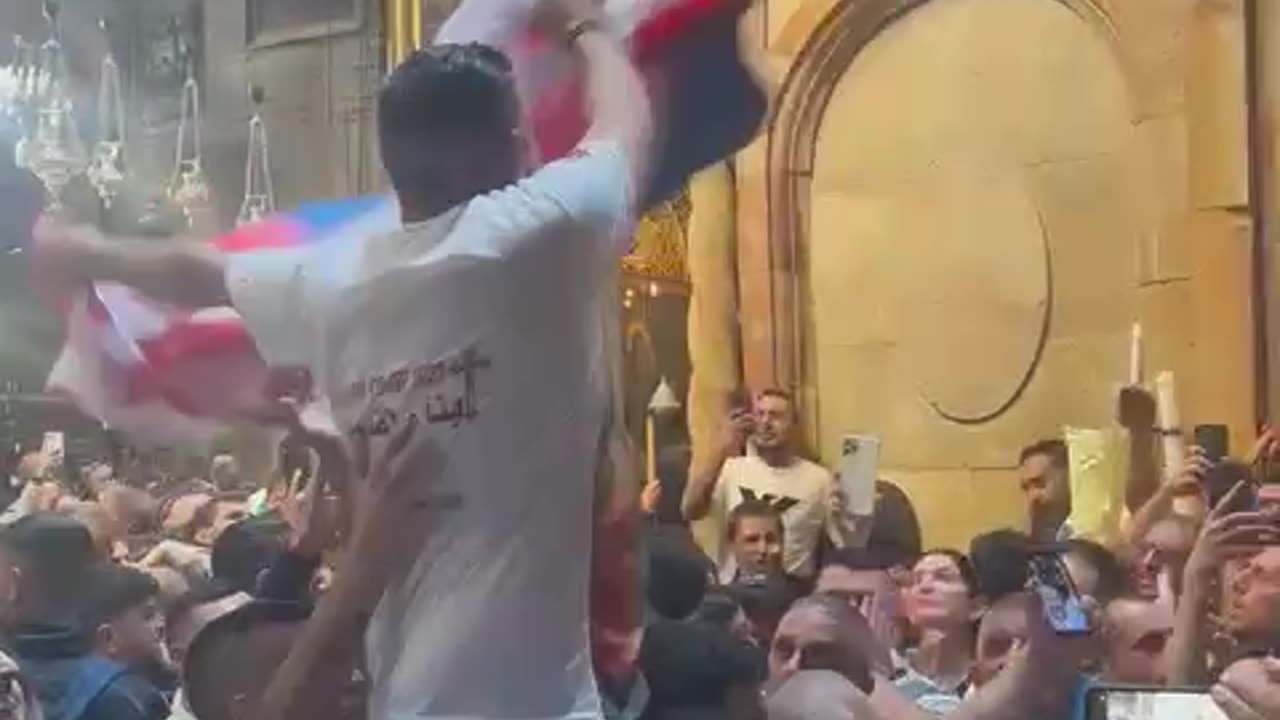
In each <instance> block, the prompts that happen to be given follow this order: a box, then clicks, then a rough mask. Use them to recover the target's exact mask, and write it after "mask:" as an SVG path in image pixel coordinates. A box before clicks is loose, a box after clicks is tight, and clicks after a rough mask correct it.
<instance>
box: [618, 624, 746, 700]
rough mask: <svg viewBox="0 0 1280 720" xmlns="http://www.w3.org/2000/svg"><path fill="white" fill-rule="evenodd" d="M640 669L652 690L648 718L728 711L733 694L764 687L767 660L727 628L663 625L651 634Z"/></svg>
mask: <svg viewBox="0 0 1280 720" xmlns="http://www.w3.org/2000/svg"><path fill="white" fill-rule="evenodd" d="M638 664H639V666H640V670H641V672H642V673H643V674H644V678H645V680H646V682H647V683H648V685H649V694H650V697H649V703H648V704H647V705H646V708H645V717H667V716H668V714H669V713H672V712H676V711H690V710H694V709H722V708H723V707H724V702H725V697H726V694H727V693H728V691H729V690H730V689H732V688H735V687H743V686H747V687H751V686H754V685H758V684H760V683H761V682H763V681H764V678H765V675H766V674H767V670H766V656H765V653H764V651H762V650H761V649H760V648H758V647H756V646H755V645H753V644H752V643H750V642H747V641H745V640H740V639H737V638H735V637H733V636H731V635H730V634H729V633H727V632H725V631H724V630H723V629H721V628H717V627H713V626H709V625H703V624H697V623H677V622H670V621H668V622H659V623H656V624H654V625H652V626H650V627H649V628H647V629H646V630H645V633H644V638H643V640H642V641H641V644H640V657H639V663H638Z"/></svg>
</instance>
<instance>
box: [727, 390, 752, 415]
mask: <svg viewBox="0 0 1280 720" xmlns="http://www.w3.org/2000/svg"><path fill="white" fill-rule="evenodd" d="M752 405H753V403H752V402H751V391H749V390H747V389H746V388H741V387H740V388H738V389H737V390H734V391H733V392H731V393H729V409H730V410H748V411H750V410H751V407H752Z"/></svg>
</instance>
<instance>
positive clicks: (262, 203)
mask: <svg viewBox="0 0 1280 720" xmlns="http://www.w3.org/2000/svg"><path fill="white" fill-rule="evenodd" d="M249 96H250V100H252V102H253V116H252V117H250V118H249V153H248V156H247V157H246V158H245V163H244V200H243V201H242V202H241V203H240V212H239V214H237V215H236V224H237V225H245V224H248V223H253V222H258V221H259V220H261V219H262V218H264V217H266V216H267V215H269V214H271V213H273V212H275V209H276V192H275V187H274V186H273V185H272V182H271V156H270V153H269V145H268V143H267V127H266V125H264V124H263V122H262V114H261V112H260V110H261V107H262V97H263V92H262V88H261V87H259V86H257V85H255V86H253V87H252V88H250V90H249Z"/></svg>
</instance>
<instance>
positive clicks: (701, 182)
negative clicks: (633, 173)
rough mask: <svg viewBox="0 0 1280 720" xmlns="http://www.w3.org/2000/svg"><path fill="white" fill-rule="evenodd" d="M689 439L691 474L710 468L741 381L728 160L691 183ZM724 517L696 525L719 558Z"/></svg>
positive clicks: (698, 533) (705, 544) (700, 538)
mask: <svg viewBox="0 0 1280 720" xmlns="http://www.w3.org/2000/svg"><path fill="white" fill-rule="evenodd" d="M689 195H690V200H691V204H692V205H693V213H692V215H691V216H690V217H689V250H688V258H689V259H688V263H689V276H690V279H691V281H692V283H691V284H692V288H693V290H692V293H691V295H690V297H689V329H688V344H689V365H690V368H691V370H692V373H691V376H690V379H689V402H688V419H689V438H690V440H691V441H692V443H693V463H692V466H691V468H690V472H691V473H693V472H697V471H698V469H699V468H702V467H704V466H705V464H706V462H707V458H708V455H710V454H711V452H712V448H713V445H714V444H715V442H716V433H717V431H718V429H719V425H720V422H721V419H722V418H723V416H724V414H725V412H726V410H727V408H728V398H729V397H730V394H731V393H732V392H733V391H734V390H736V389H737V388H738V387H739V386H740V385H741V383H742V376H741V345H742V343H741V338H740V336H739V328H738V287H737V273H738V261H737V243H736V237H735V232H736V223H735V222H734V218H735V216H736V208H735V204H734V186H733V173H732V172H731V171H730V170H729V166H728V164H726V163H721V164H719V165H715V166H713V167H710V168H707V169H706V170H703V171H702V172H700V173H698V174H697V175H695V176H694V177H693V180H692V182H691V183H690V185H689ZM721 520H722V519H721V518H716V517H711V518H708V519H707V520H706V521H704V522H702V523H698V524H697V526H696V527H695V528H694V532H695V535H696V536H697V538H698V541H699V543H700V544H701V545H702V546H703V547H704V548H705V549H706V550H707V551H708V552H710V553H712V556H713V557H715V556H716V554H717V553H718V549H719V545H720V535H719V532H718V528H719V527H720V525H721Z"/></svg>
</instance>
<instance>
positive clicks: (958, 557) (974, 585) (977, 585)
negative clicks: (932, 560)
mask: <svg viewBox="0 0 1280 720" xmlns="http://www.w3.org/2000/svg"><path fill="white" fill-rule="evenodd" d="M930 555H940V556H942V557H945V558H949V559H950V560H951V562H953V563H955V565H956V569H957V570H959V571H960V579H961V580H963V581H964V584H965V586H967V587H968V588H969V596H970V597H977V596H979V595H981V594H982V583H981V582H980V581H979V580H978V573H977V571H976V570H974V568H973V563H972V562H970V561H969V556H968V555H965V554H964V553H962V552H960V551H959V550H954V549H952V548H934V549H932V550H926V551H924V553H923V554H921V555H920V559H921V560H923V559H924V558H927V557H929V556H930Z"/></svg>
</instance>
